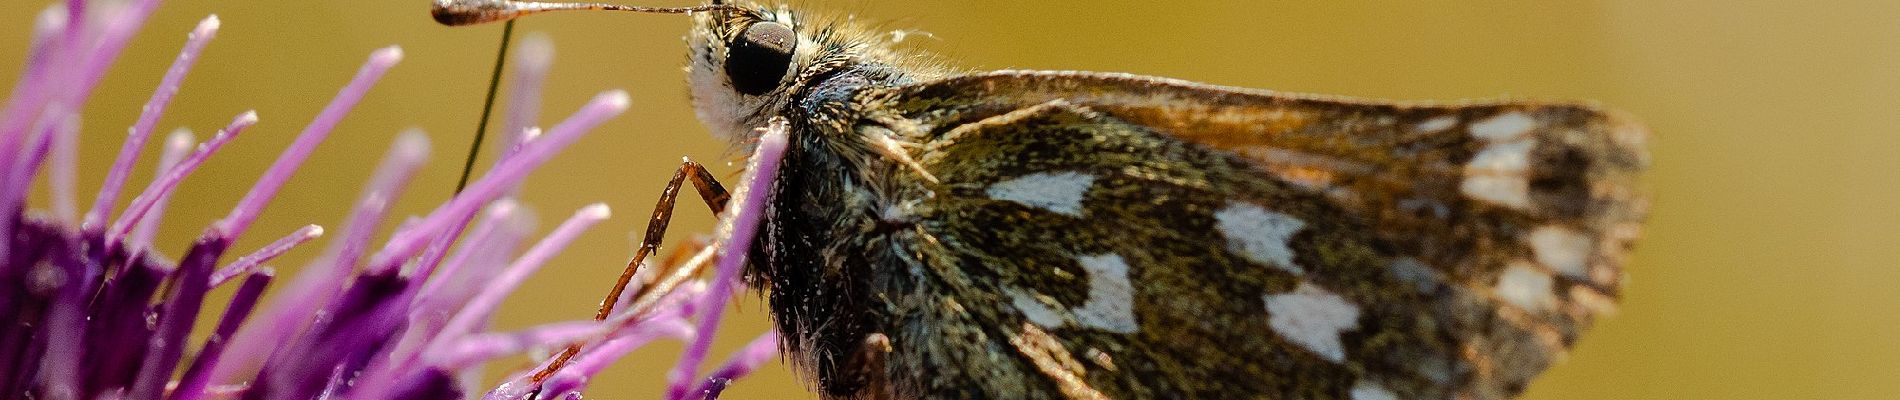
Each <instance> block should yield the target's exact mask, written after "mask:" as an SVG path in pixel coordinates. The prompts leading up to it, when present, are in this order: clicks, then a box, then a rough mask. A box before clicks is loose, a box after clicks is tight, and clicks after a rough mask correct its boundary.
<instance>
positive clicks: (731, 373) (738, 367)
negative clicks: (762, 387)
mask: <svg viewBox="0 0 1900 400" xmlns="http://www.w3.org/2000/svg"><path fill="white" fill-rule="evenodd" d="M777 355H778V331H766V332H765V333H763V334H760V335H759V337H758V338H755V339H752V342H751V343H748V344H746V346H745V348H742V349H739V351H737V352H734V353H732V357H731V358H728V359H726V364H725V365H722V366H720V367H719V369H717V370H713V372H712V374H710V375H707V377H706V381H705V382H703V383H700V384H699V387H698V388H695V389H694V390H693V391H692V393H701V394H702V396H703V398H706V399H713V398H718V397H719V392H720V391H723V390H725V388H726V385H729V384H731V383H732V381H733V380H735V379H739V378H741V377H744V376H746V375H749V374H751V373H752V371H753V370H756V369H758V368H759V366H760V365H763V364H765V362H766V361H771V360H772V358H773V357H774V356H777Z"/></svg>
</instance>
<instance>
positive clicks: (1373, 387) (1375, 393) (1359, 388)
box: [1348, 379, 1399, 400]
mask: <svg viewBox="0 0 1900 400" xmlns="http://www.w3.org/2000/svg"><path fill="white" fill-rule="evenodd" d="M1348 394H1350V395H1351V398H1352V400H1398V399H1399V395H1398V394H1397V393H1392V391H1391V390H1386V388H1385V386H1384V385H1380V384H1379V383H1378V382H1373V381H1369V380H1363V379H1361V380H1359V383H1357V384H1354V385H1352V392H1350V393H1348Z"/></svg>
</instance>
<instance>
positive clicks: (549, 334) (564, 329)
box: [427, 321, 607, 371]
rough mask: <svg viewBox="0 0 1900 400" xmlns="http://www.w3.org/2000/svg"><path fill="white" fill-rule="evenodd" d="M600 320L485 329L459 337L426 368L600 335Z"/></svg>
mask: <svg viewBox="0 0 1900 400" xmlns="http://www.w3.org/2000/svg"><path fill="white" fill-rule="evenodd" d="M606 328H607V327H606V326H605V325H604V324H602V323H600V322H598V321H568V322H556V323H552V324H546V325H541V326H536V327H532V328H528V329H524V330H521V331H518V332H508V333H483V334H476V335H469V336H468V337H464V338H461V339H456V340H455V341H454V343H452V344H450V345H449V348H448V350H449V351H448V354H440V355H432V356H431V357H432V358H436V360H435V361H434V362H432V363H431V365H429V366H428V367H427V368H436V369H443V370H449V371H454V370H460V369H465V368H470V367H473V366H476V365H481V363H482V362H486V361H488V360H490V359H493V358H496V357H501V356H506V355H510V354H516V353H520V352H523V351H527V350H528V349H531V348H535V347H548V346H558V345H563V344H566V343H570V342H573V341H575V340H579V339H581V338H585V337H589V336H594V335H598V334H600V333H601V332H604V331H606Z"/></svg>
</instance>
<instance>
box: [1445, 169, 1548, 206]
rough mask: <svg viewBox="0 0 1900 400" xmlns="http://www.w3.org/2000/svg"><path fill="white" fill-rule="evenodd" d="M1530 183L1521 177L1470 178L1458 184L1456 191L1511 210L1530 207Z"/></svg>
mask: <svg viewBox="0 0 1900 400" xmlns="http://www.w3.org/2000/svg"><path fill="white" fill-rule="evenodd" d="M1530 187H1531V184H1530V181H1527V180H1525V179H1524V177H1521V176H1471V177H1465V181H1464V182H1461V183H1459V185H1458V190H1459V191H1461V192H1464V194H1465V195H1466V196H1471V198H1474V199H1478V200H1484V201H1489V202H1492V203H1497V204H1500V205H1504V206H1507V207H1511V208H1517V209H1527V208H1530V207H1531V194H1530Z"/></svg>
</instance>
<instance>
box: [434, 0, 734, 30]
mask: <svg viewBox="0 0 1900 400" xmlns="http://www.w3.org/2000/svg"><path fill="white" fill-rule="evenodd" d="M738 9H739V6H735V5H731V4H725V2H723V1H719V0H713V2H712V4H708V5H703V6H692V7H641V6H628V5H620V4H606V3H549V2H534V1H514V0H435V4H434V6H432V7H430V8H429V14H430V15H433V16H435V22H440V23H442V24H443V25H448V26H463V25H475V24H482V23H489V22H497V21H508V20H512V19H515V18H520V17H522V16H525V15H529V14H539V13H543V12H548V11H566V10H597V11H633V12H643V13H658V14H685V13H693V12H701V11H724V10H738Z"/></svg>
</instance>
